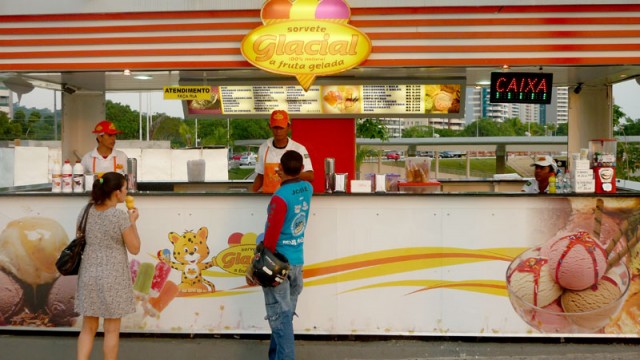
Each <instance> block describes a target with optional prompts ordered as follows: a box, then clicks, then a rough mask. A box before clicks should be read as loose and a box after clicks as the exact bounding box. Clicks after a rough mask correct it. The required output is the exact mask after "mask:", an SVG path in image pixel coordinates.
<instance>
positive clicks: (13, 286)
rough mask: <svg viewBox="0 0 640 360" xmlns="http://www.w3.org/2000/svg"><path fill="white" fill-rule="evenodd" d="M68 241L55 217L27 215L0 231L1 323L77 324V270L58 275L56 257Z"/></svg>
mask: <svg viewBox="0 0 640 360" xmlns="http://www.w3.org/2000/svg"><path fill="white" fill-rule="evenodd" d="M68 243H69V236H68V235H67V233H66V231H65V230H64V228H63V227H62V225H60V223H58V222H57V221H56V220H53V219H50V218H46V217H40V216H27V217H21V218H18V219H15V220H13V221H10V222H9V223H8V224H7V225H6V227H5V228H4V229H3V230H2V232H1V233H0V326H36V327H55V326H73V325H74V324H75V322H76V317H77V316H78V314H76V313H75V312H74V308H73V304H74V300H75V292H76V276H68V277H60V274H58V271H57V270H56V268H55V265H54V263H55V261H56V259H57V258H58V255H60V251H62V249H63V248H64V247H65V246H66V245H67V244H68Z"/></svg>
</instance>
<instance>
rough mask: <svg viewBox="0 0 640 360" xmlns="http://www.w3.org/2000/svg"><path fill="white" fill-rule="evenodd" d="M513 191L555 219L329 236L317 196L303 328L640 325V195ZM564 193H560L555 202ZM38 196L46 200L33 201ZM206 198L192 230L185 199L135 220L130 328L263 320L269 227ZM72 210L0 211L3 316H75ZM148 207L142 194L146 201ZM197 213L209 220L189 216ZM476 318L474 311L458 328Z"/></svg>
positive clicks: (608, 328)
mask: <svg viewBox="0 0 640 360" xmlns="http://www.w3.org/2000/svg"><path fill="white" fill-rule="evenodd" d="M234 200H236V199H234ZM491 200H492V201H495V199H493V198H492V199H491ZM22 201H23V202H24V200H22ZM236 201H237V200H236ZM434 201H435V200H434ZM447 201H450V200H447ZM510 201H514V200H513V199H510ZM515 201H520V205H518V206H517V207H515V208H517V209H522V208H525V207H526V206H530V205H532V204H533V205H536V206H540V205H544V206H545V207H546V206H549V205H552V206H554V212H553V213H552V214H553V217H554V218H557V221H555V220H554V221H547V220H548V219H547V218H545V216H546V215H543V214H540V213H536V214H538V215H536V216H531V217H528V218H527V222H531V223H534V224H538V225H539V226H540V227H541V228H544V229H545V230H546V228H550V229H548V231H545V233H544V234H545V235H543V236H539V237H536V236H532V237H531V238H530V239H526V240H522V239H523V238H525V237H526V236H527V232H528V230H526V229H525V230H522V229H520V228H516V227H514V228H513V229H505V227H504V221H505V219H506V220H507V221H508V222H516V221H517V220H514V219H517V216H518V215H517V213H518V212H517V211H512V209H511V208H509V211H508V212H507V213H505V215H504V216H505V217H502V218H499V217H498V216H495V217H492V218H491V219H493V218H495V219H496V220H495V221H494V220H491V219H490V220H489V221H488V222H491V221H494V222H493V223H492V224H489V226H490V227H492V228H495V229H499V230H500V231H504V232H506V233H508V236H509V239H512V242H509V243H505V242H504V240H500V241H494V242H493V243H492V242H491V241H492V238H494V237H495V236H496V232H495V231H493V232H492V231H488V230H487V231H474V232H470V231H469V230H464V229H463V230H459V232H458V230H457V229H446V231H457V232H456V237H458V236H457V234H462V235H463V236H461V237H462V238H464V242H459V243H457V244H455V245H454V244H449V243H448V242H441V241H440V239H442V238H444V237H443V236H442V235H439V234H438V233H437V230H436V232H435V233H434V232H430V233H429V234H420V233H415V232H412V234H414V235H413V236H410V237H402V239H404V241H403V242H401V243H398V241H397V239H398V237H393V236H390V237H387V236H384V237H382V236H380V237H377V238H375V241H370V238H371V236H370V234H369V233H368V229H364V228H360V227H358V228H357V229H353V228H341V231H352V232H351V233H349V237H348V238H347V237H345V238H342V239H341V241H340V242H335V241H333V240H332V239H331V238H330V237H328V236H326V233H327V232H330V231H331V230H330V229H329V228H330V226H327V224H331V223H330V222H322V219H321V217H325V218H326V217H329V216H335V215H334V214H333V211H334V210H333V209H329V210H330V211H331V212H330V214H331V215H327V214H329V213H324V214H320V212H321V211H323V210H322V208H321V207H318V208H317V209H316V211H317V212H318V213H319V215H318V217H317V218H316V219H315V220H316V223H315V224H314V225H321V226H320V228H315V229H314V228H311V229H310V230H311V231H310V234H311V235H309V236H310V238H309V241H307V239H305V258H306V260H307V261H306V263H305V266H304V287H305V292H304V294H303V297H302V298H301V301H300V303H299V306H301V312H302V313H303V315H301V317H300V318H299V319H296V326H298V327H297V328H296V331H297V332H306V333H309V334H313V333H314V331H317V332H322V333H324V332H332V333H347V332H349V331H351V330H350V329H352V327H353V328H355V330H353V332H358V333H367V332H370V333H376V331H378V329H382V330H381V331H383V332H384V333H393V334H400V335H402V334H418V333H419V334H433V333H439V334H446V333H448V332H451V333H453V332H455V333H460V334H464V333H474V334H482V333H483V331H486V332H491V333H492V334H507V335H508V334H518V335H527V334H543V335H544V336H546V334H571V333H581V334H587V336H591V335H592V334H607V335H612V334H623V335H624V336H629V335H637V334H639V333H640V321H639V320H638V319H640V316H639V315H640V257H639V256H638V252H639V247H637V246H636V245H635V244H636V243H637V241H638V237H637V231H638V222H639V220H640V213H639V212H638V211H637V209H638V208H639V207H638V204H640V202H639V201H638V200H635V199H634V198H615V197H605V198H604V199H597V198H593V197H575V198H573V197H571V198H563V199H559V198H544V199H540V198H535V199H530V198H526V199H525V198H522V199H520V200H515ZM557 202H561V203H562V205H561V206H556V205H553V204H554V203H557ZM234 204H236V203H235V202H234ZM142 205H143V207H144V205H145V204H144V203H143V204H142ZM438 206H440V205H438ZM509 206H511V205H509ZM71 208H72V207H69V209H71ZM438 208H439V207H438ZM31 209H36V210H35V212H38V213H42V212H43V210H42V209H43V208H42V207H41V208H38V207H37V205H33V207H31ZM56 209H59V208H56ZM199 209H200V210H201V211H198V212H196V211H193V212H189V213H188V215H185V216H184V217H183V218H182V219H187V220H189V221H188V222H184V223H187V224H188V225H187V226H188V228H189V229H193V230H176V227H177V225H176V223H182V220H180V219H181V218H180V217H179V216H178V215H179V214H180V212H179V211H180V210H178V211H176V210H173V209H166V208H163V209H159V210H157V211H156V212H155V213H154V215H155V217H154V222H153V224H152V226H150V225H149V223H147V224H145V223H144V222H143V223H142V224H141V225H140V227H139V231H140V233H141V236H142V237H143V246H144V248H143V250H142V251H141V253H140V254H138V255H136V256H131V257H130V272H131V281H132V289H133V291H134V293H135V297H136V299H137V311H136V313H135V314H132V315H129V316H127V317H125V318H124V319H123V331H128V332H161V333H225V332H226V333H246V332H258V333H261V332H268V324H267V323H266V322H265V321H264V320H263V319H264V303H263V299H262V291H261V289H260V288H259V287H250V286H247V285H246V283H245V279H244V272H245V271H246V267H247V266H248V265H249V262H250V261H251V258H252V255H253V251H254V249H255V245H256V243H257V242H259V241H260V240H261V239H262V236H263V234H260V233H257V232H256V233H254V232H251V231H247V228H260V223H261V221H256V222H251V221H250V216H249V215H247V214H248V209H250V208H248V207H242V206H239V207H237V208H236V209H233V210H229V209H228V208H227V207H225V208H224V211H227V212H232V214H230V215H229V216H228V217H224V216H222V215H221V213H218V214H217V216H211V215H210V214H211V212H212V210H211V208H210V207H202V208H199ZM251 209H255V208H251ZM558 209H562V211H563V213H562V215H559V213H558V211H557V210H558ZM77 210H78V209H77V207H73V211H67V213H68V214H67V217H66V218H65V217H57V213H56V214H54V215H51V218H47V217H41V216H22V217H17V218H15V219H7V218H8V217H7V216H4V217H0V221H2V219H7V220H6V221H4V222H2V223H1V224H0V229H1V231H0V326H2V327H5V328H7V327H10V328H12V329H13V328H15V329H20V328H32V327H38V328H39V329H46V328H74V329H76V330H77V329H78V328H79V322H78V320H79V319H78V314H75V313H74V310H73V309H74V296H75V286H76V278H75V277H62V276H59V275H58V274H57V273H55V270H52V271H53V272H51V271H49V270H48V268H49V265H47V264H48V263H49V262H53V260H54V259H55V258H56V257H57V254H58V253H59V251H60V250H61V249H62V248H63V247H64V245H66V244H67V243H68V242H69V237H68V236H67V233H65V230H64V229H65V227H63V226H62V225H61V224H66V225H67V227H66V228H67V229H70V230H72V229H73V226H74V225H75V220H76V217H77ZM152 210H153V209H150V208H146V209H145V208H143V211H145V213H150V212H151V211H152ZM14 211H15V210H14ZM361 211H362V210H361V209H360V210H359V213H360V212H361ZM58 212H59V211H58ZM51 213H52V214H53V212H51ZM59 213H64V212H59ZM469 213H471V211H470V212H469ZM176 214H178V215H176ZM201 214H202V215H201ZM242 214H245V217H244V218H242ZM473 214H474V215H473V216H478V214H477V212H475V211H474V212H473ZM193 216H201V219H205V220H200V219H198V221H191V218H192V217H193ZM456 216H458V215H456ZM258 217H261V214H260V216H258ZM451 217H454V215H451ZM54 218H55V219H54ZM150 218H151V217H147V219H150ZM344 218H349V220H350V221H352V220H353V218H352V217H344ZM157 219H161V220H163V221H162V223H160V222H158V221H157ZM176 219H178V220H176ZM228 219H233V220H228ZM366 219H368V218H366ZM235 220H238V221H235ZM260 220H261V219H260ZM179 221H180V222H179ZM407 224H408V223H405V224H404V225H403V226H408V225H407ZM182 226H184V225H182ZM386 226H388V225H386ZM394 226H395V224H394ZM483 226H484V225H483ZM370 227H372V228H373V227H375V224H371V225H370ZM178 229H179V228H178ZM213 229H215V230H213ZM240 229H242V230H244V231H242V232H240V231H238V230H240ZM345 229H346V230H345ZM376 231H380V228H376ZM400 231H401V229H399V228H394V229H393V230H389V232H388V234H396V233H398V232H400ZM365 234H367V235H366V236H365ZM323 236H324V237H323ZM360 236H361V237H362V241H360V240H358V237H360ZM434 239H435V240H434ZM447 245H449V246H447ZM196 247H197V248H198V249H197V250H196ZM345 248H348V250H349V251H344V249H345ZM187 259H188V260H187ZM198 275H199V276H198ZM390 304H393V306H396V307H397V308H398V310H397V311H394V313H393V315H387V314H386V313H384V312H378V311H374V310H372V309H378V308H388V307H389V306H390ZM461 304H467V305H468V309H467V308H465V307H464V306H460V305H461ZM479 308H482V309H488V311H483V312H479V311H478V309H479ZM465 311H467V312H466V313H465ZM372 314H374V315H372ZM399 317H404V319H402V320H401V321H400V320H398V318H399ZM345 318H346V319H347V320H343V319H345ZM488 322H491V323H492V324H495V325H485V324H486V323H488ZM354 323H355V324H356V325H353V324H354ZM468 323H473V325H471V326H470V327H468V328H463V329H462V330H460V328H454V327H455V326H462V325H465V324H468ZM407 324H408V325H407ZM314 326H318V329H319V330H315V329H314V328H313V327H314ZM394 326H395V327H394ZM334 327H335V328H334ZM388 329H392V330H388ZM450 329H452V330H450ZM560 336H562V335H560Z"/></svg>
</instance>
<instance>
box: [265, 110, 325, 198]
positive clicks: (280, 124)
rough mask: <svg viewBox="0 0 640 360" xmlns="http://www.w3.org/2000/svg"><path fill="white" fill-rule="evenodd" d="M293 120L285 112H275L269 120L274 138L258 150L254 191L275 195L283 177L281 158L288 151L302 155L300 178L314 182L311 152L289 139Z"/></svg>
mask: <svg viewBox="0 0 640 360" xmlns="http://www.w3.org/2000/svg"><path fill="white" fill-rule="evenodd" d="M290 126H291V120H290V118H289V114H288V113H287V112H286V111H284V110H274V111H273V112H272V113H271V117H270V118H269V128H271V133H272V134H273V137H272V138H270V139H268V140H267V141H265V142H264V143H263V144H262V145H261V146H260V150H258V161H257V163H256V173H257V175H256V178H255V179H254V181H253V191H254V192H258V191H262V192H265V193H273V192H275V191H276V190H277V189H278V188H279V187H280V181H281V179H282V177H283V173H282V169H280V167H279V165H280V157H282V154H284V153H285V152H286V151H288V150H295V151H297V152H299V153H300V154H301V155H302V161H303V165H304V168H303V170H302V172H301V173H300V176H299V178H300V179H301V180H305V181H308V182H313V178H314V175H313V166H312V165H311V158H310V157H309V152H308V151H307V149H306V148H305V147H304V146H303V145H302V144H300V143H298V142H295V141H293V140H291V138H289V129H290Z"/></svg>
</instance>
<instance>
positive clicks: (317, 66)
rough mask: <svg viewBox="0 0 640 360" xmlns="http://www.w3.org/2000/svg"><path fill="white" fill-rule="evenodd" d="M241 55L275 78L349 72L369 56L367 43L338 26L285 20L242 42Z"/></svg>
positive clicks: (349, 29) (355, 32)
mask: <svg viewBox="0 0 640 360" xmlns="http://www.w3.org/2000/svg"><path fill="white" fill-rule="evenodd" d="M241 51H242V55H243V56H244V57H245V58H246V59H247V60H248V61H249V62H250V63H251V64H253V65H255V66H256V67H258V68H260V69H263V70H265V71H269V72H272V73H276V74H283V75H293V76H296V77H299V76H312V77H315V76H327V75H333V74H337V73H340V72H343V71H346V70H349V69H351V68H353V67H355V66H357V65H359V64H360V63H362V62H363V61H364V60H366V59H367V57H368V56H369V54H370V53H371V40H369V37H368V36H367V35H366V34H364V33H363V32H361V31H360V30H358V29H357V28H355V27H353V26H351V25H348V24H341V23H334V22H329V21H320V20H317V21H313V20H303V21H302V20H289V21H283V22H277V23H273V24H268V25H264V26H260V27H258V28H256V29H254V30H252V31H251V32H250V33H249V34H247V36H245V38H244V39H243V40H242V44H241Z"/></svg>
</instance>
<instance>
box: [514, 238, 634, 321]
mask: <svg viewBox="0 0 640 360" xmlns="http://www.w3.org/2000/svg"><path fill="white" fill-rule="evenodd" d="M532 259H536V263H538V264H540V263H544V262H545V260H546V261H548V262H549V263H550V260H547V259H545V258H544V257H542V256H541V254H540V248H539V247H536V248H532V249H529V250H527V251H525V252H524V253H522V254H521V255H519V256H517V257H516V258H515V259H514V260H513V261H512V262H511V264H510V265H509V268H508V269H507V291H508V294H509V300H510V301H511V305H512V306H513V308H514V309H515V311H516V312H517V313H518V315H519V316H520V318H522V320H524V321H525V322H526V323H527V324H529V325H530V326H531V327H533V328H534V329H536V330H538V331H540V332H544V333H595V332H598V331H600V330H601V329H602V328H603V327H604V326H606V325H607V324H608V323H609V321H611V319H612V318H613V317H614V316H615V315H616V313H617V312H618V310H619V309H620V307H621V306H622V304H623V303H624V300H625V298H626V294H627V291H628V289H629V282H630V274H629V270H628V268H627V266H626V265H625V264H624V263H617V264H615V265H614V266H612V267H611V269H610V270H609V271H608V272H607V274H606V275H604V276H603V277H601V278H600V279H598V281H597V282H596V284H594V285H593V286H587V288H586V289H582V290H571V289H566V288H562V287H561V286H560V285H559V284H557V281H556V280H555V279H554V278H553V276H550V278H551V281H554V282H556V284H557V286H558V287H559V289H560V291H559V292H557V298H555V299H552V300H551V301H549V299H548V296H544V297H543V298H542V299H541V296H540V295H538V297H537V300H538V301H540V300H543V302H542V303H537V304H536V303H535V300H536V296H531V295H529V294H528V293H523V292H522V289H523V288H527V287H528V288H529V289H532V290H533V289H537V291H538V294H539V293H540V289H546V288H549V287H550V285H549V284H548V283H547V280H548V278H546V277H545V272H543V271H538V273H537V274H542V276H539V278H542V279H543V280H542V287H540V286H539V285H538V286H536V284H535V281H534V278H535V276H531V277H529V278H526V279H525V278H523V277H522V276H519V273H521V272H522V271H523V270H522V269H531V268H534V267H535V265H531V264H532ZM545 267H546V264H545ZM540 268H541V269H542V268H543V267H540ZM529 271H533V270H529ZM575 271H577V272H584V271H586V270H581V269H578V268H576V269H575ZM535 273H536V272H535V271H533V274H535ZM527 281H528V282H529V284H526V283H523V282H527ZM530 291H531V290H530ZM534 291H535V290H534ZM534 293H535V292H534ZM543 294H545V295H548V294H549V292H548V291H544V292H543Z"/></svg>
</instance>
